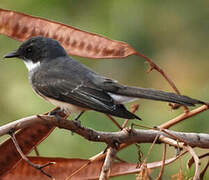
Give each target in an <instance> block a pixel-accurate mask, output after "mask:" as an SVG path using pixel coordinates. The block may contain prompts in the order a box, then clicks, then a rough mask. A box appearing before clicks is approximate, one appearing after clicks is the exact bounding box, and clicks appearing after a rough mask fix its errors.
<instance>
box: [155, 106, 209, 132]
mask: <svg viewBox="0 0 209 180" xmlns="http://www.w3.org/2000/svg"><path fill="white" fill-rule="evenodd" d="M208 109H209V106H207V105H203V106H201V107H199V108H196V109H194V110H192V111H189V112H187V113H183V114H181V115H180V116H177V117H176V118H174V119H171V120H170V121H168V122H166V123H164V124H162V125H160V126H159V128H163V129H169V128H170V127H171V126H174V125H176V124H178V123H180V122H181V121H183V120H185V119H188V118H190V117H192V116H195V115H197V114H199V113H201V112H204V111H206V110H208Z"/></svg>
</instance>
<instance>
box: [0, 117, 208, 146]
mask: <svg viewBox="0 0 209 180" xmlns="http://www.w3.org/2000/svg"><path fill="white" fill-rule="evenodd" d="M36 123H43V124H47V125H52V126H56V127H59V128H63V129H67V130H70V131H72V132H75V133H77V134H79V135H80V136H82V137H84V138H85V139H88V140H90V141H94V142H105V143H106V144H108V145H112V144H115V143H116V142H117V143H119V144H121V143H126V144H127V143H128V144H132V143H152V142H153V141H154V139H155V137H156V136H160V135H162V136H165V137H169V138H171V139H174V137H177V138H178V139H182V140H183V142H186V144H187V145H189V146H191V147H200V148H209V134H204V133H184V132H176V131H171V130H166V133H164V132H160V131H158V130H136V129H128V128H127V129H124V130H122V131H120V132H103V131H96V130H93V129H91V128H87V127H83V126H81V124H80V123H78V122H77V121H72V120H65V119H61V120H60V119H57V118H55V117H52V116H47V115H41V116H30V117H27V118H23V119H20V120H17V121H14V122H12V123H9V124H7V125H4V126H1V127H0V136H2V135H4V134H8V133H9V132H10V130H11V129H14V130H15V131H16V130H19V129H22V128H26V127H29V126H30V127H31V126H32V125H33V124H36ZM169 134H172V137H171V136H170V135H169ZM160 142H161V141H160V140H158V141H157V143H160Z"/></svg>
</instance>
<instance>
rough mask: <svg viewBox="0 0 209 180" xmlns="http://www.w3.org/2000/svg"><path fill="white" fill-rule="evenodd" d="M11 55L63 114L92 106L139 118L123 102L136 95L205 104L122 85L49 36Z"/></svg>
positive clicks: (135, 97) (88, 108)
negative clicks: (91, 66)
mask: <svg viewBox="0 0 209 180" xmlns="http://www.w3.org/2000/svg"><path fill="white" fill-rule="evenodd" d="M13 57H17V58H19V59H22V60H23V61H24V63H25V65H26V66H27V68H28V70H29V80H30V83H31V84H32V87H33V89H34V90H35V92H36V93H37V94H39V95H40V96H42V97H43V98H44V99H45V100H47V101H49V102H51V103H52V104H54V105H55V106H58V107H60V109H61V110H62V111H64V112H65V113H66V114H70V113H75V112H77V113H79V114H80V115H81V114H82V113H83V112H84V111H86V110H95V111H99V112H102V113H105V114H110V115H113V116H117V117H121V118H127V119H135V118H136V119H140V118H139V117H138V116H136V115H135V114H133V113H131V112H129V111H128V110H127V109H126V108H125V106H124V105H123V104H124V103H126V102H129V101H132V100H135V99H137V98H145V99H152V100H160V101H166V102H172V103H178V104H182V105H187V106H194V105H195V104H205V103H204V102H203V101H200V100H196V99H192V98H190V97H188V96H182V95H178V94H175V93H170V92H164V91H160V90H155V89H148V88H140V87H130V86H125V85H121V84H119V83H118V82H117V81H115V80H112V79H109V78H106V77H104V76H101V75H99V74H97V73H96V72H94V71H92V70H91V69H89V68H88V67H86V66H85V65H83V64H81V63H80V62H78V61H76V60H75V59H72V58H71V57H69V56H68V54H67V52H66V51H65V49H64V48H63V47H62V46H61V44H60V43H59V42H58V41H56V40H54V39H51V38H45V37H40V36H38V37H33V38H31V39H29V40H27V41H25V42H24V43H22V44H21V45H20V47H19V48H18V50H17V51H15V52H12V53H10V54H8V55H6V56H5V58H13ZM78 117H79V116H78Z"/></svg>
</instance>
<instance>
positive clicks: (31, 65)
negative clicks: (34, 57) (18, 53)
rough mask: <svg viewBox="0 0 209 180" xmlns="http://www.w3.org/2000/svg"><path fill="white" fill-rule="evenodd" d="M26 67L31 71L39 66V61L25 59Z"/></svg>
mask: <svg viewBox="0 0 209 180" xmlns="http://www.w3.org/2000/svg"><path fill="white" fill-rule="evenodd" d="M24 63H25V65H26V67H27V68H28V71H32V70H34V69H35V68H37V67H39V66H40V62H39V61H38V62H35V63H34V62H33V61H31V60H27V61H24Z"/></svg>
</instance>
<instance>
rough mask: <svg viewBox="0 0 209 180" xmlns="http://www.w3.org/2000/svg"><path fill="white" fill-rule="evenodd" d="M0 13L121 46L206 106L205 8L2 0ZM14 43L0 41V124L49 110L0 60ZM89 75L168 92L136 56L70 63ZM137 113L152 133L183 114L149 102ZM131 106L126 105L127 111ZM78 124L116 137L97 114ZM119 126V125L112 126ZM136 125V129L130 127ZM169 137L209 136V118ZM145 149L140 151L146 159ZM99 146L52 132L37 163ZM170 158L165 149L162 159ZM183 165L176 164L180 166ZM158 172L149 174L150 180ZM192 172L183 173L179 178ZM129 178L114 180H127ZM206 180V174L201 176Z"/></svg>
mask: <svg viewBox="0 0 209 180" xmlns="http://www.w3.org/2000/svg"><path fill="white" fill-rule="evenodd" d="M0 7H1V8H5V9H11V10H16V11H19V12H24V13H27V14H31V15H34V16H40V17H44V18H48V19H51V20H56V21H59V22H62V23H65V24H68V25H71V26H75V27H77V28H80V29H82V30H86V31H90V32H93V33H98V34H101V35H104V36H107V37H109V38H112V39H116V40H120V41H125V42H127V43H129V44H130V45H131V46H133V47H134V48H135V49H136V50H138V51H140V52H142V53H144V54H145V55H147V56H149V57H150V58H152V59H153V60H154V62H156V63H157V64H158V65H160V66H161V67H162V68H163V69H164V70H165V71H166V72H167V73H168V75H169V76H170V77H171V78H172V79H173V81H174V82H175V83H176V85H177V87H178V88H179V90H180V91H181V92H182V94H186V95H189V96H191V97H195V98H198V99H202V100H205V101H209V94H208V91H209V80H208V79H209V71H208V69H209V51H208V49H209V8H208V7H209V1H195V0H191V1H186V0H182V1H172V0H168V1H163V0H158V1H156V0H149V1H147V0H140V1H139V0H129V1H127V0H105V1H98V0H91V1H90V0H88V1H82V0H76V1H75V0H74V1H73V0H62V1H60V0H44V1H43V0H30V1H28V0H21V1H13V0H1V1H0ZM19 44H20V43H19V42H17V41H15V40H13V39H10V38H8V37H6V36H3V35H0V57H2V58H1V60H0V94H1V96H0V124H1V125H3V124H6V123H9V122H11V121H13V120H16V119H20V118H22V117H26V116H30V115H33V114H39V113H44V112H46V111H48V110H50V109H52V108H53V106H52V105H50V104H49V103H47V102H45V101H44V100H42V99H41V98H39V97H38V96H37V95H36V94H35V93H34V92H33V91H32V89H31V86H30V84H29V83H28V78H27V69H26V68H25V66H24V64H23V62H22V61H20V60H17V59H13V60H7V61H6V60H4V59H3V55H5V54H7V53H8V52H11V51H13V50H15V49H16V48H17V47H18V45H19ZM75 58H77V59H78V60H79V61H81V62H82V63H84V64H86V65H88V66H89V67H91V68H92V69H94V70H95V71H97V72H99V73H101V74H103V75H105V76H108V77H112V78H114V79H117V80H118V81H119V82H121V83H124V84H128V85H134V86H142V87H152V88H156V89H161V90H166V91H172V89H171V88H170V86H169V85H168V83H167V82H166V81H165V80H164V79H163V78H162V77H161V75H160V74H159V73H157V72H155V71H154V72H152V73H150V74H147V73H146V71H147V70H148V64H147V63H145V61H144V59H142V58H139V57H134V56H132V57H128V58H126V59H123V60H117V59H114V60H93V59H86V58H79V57H75ZM137 103H140V110H139V112H138V113H137V114H138V115H139V116H140V117H141V118H142V119H143V122H140V124H142V125H146V126H151V127H152V126H154V125H160V124H161V123H163V122H166V121H168V120H169V119H171V118H173V117H175V116H177V115H178V114H180V113H182V112H183V109H182V108H181V109H179V110H176V111H171V110H170V108H169V107H168V105H167V103H162V102H153V101H148V100H140V101H137ZM128 107H129V108H130V107H131V104H128ZM81 121H82V124H83V125H84V126H87V127H91V128H94V129H96V130H103V131H117V130H118V129H117V128H116V127H115V125H114V124H113V123H112V122H111V121H110V120H109V119H108V118H107V117H106V116H105V115H103V114H101V113H97V112H87V113H86V114H85V115H84V116H82V118H81ZM119 122H121V123H122V120H119ZM137 123H138V122H137ZM172 129H173V130H178V131H185V132H202V133H208V131H209V112H204V113H202V114H200V115H198V116H195V117H193V118H191V119H189V120H187V121H184V122H182V123H180V124H178V125H176V126H175V127H173V128H172ZM5 138H6V136H4V137H1V139H0V141H3V140H4V139H5ZM149 146H150V145H148V144H141V145H140V147H141V151H142V152H143V153H144V156H146V153H147V151H148V148H149ZM105 147H106V146H105V144H102V143H92V142H89V141H87V140H85V139H83V138H82V137H80V136H78V135H76V134H74V135H72V134H71V133H70V132H68V131H65V130H60V129H56V130H55V131H54V132H53V133H52V134H51V135H50V136H49V138H47V139H46V140H45V141H44V142H42V143H41V145H40V146H39V147H38V149H39V151H40V154H41V155H42V156H52V157H68V158H89V157H91V156H93V155H95V154H96V153H99V152H100V151H102V150H104V148H105ZM197 152H198V153H199V154H201V153H203V150H197ZM162 153H163V150H162V145H156V146H155V148H154V151H153V152H152V154H151V157H150V158H149V162H152V161H156V160H161V158H162ZM32 154H33V153H32ZM174 154H175V150H174V149H173V148H170V149H169V156H172V155H174ZM119 156H120V157H121V158H123V159H125V160H127V161H129V162H137V159H138V156H137V148H136V147H135V146H134V145H133V146H131V147H129V148H127V149H126V150H124V151H122V152H120V153H119ZM189 158H190V156H189V155H187V156H185V157H184V158H183V160H184V161H183V163H184V164H185V162H186V161H187V160H188V159H189ZM179 168H180V162H179V161H178V162H176V163H173V164H172V165H169V166H167V167H166V169H165V173H164V179H170V177H171V176H172V175H174V174H176V173H178V172H179ZM158 172H159V171H158V170H155V171H154V172H153V177H155V176H156V175H157V173H158ZM193 172H194V168H193V169H192V170H190V171H189V170H187V169H186V166H184V174H185V176H187V177H190V176H191V175H192V174H193ZM134 177H135V176H134V175H128V176H124V177H119V178H113V179H123V180H125V179H134ZM207 178H209V173H207Z"/></svg>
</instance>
